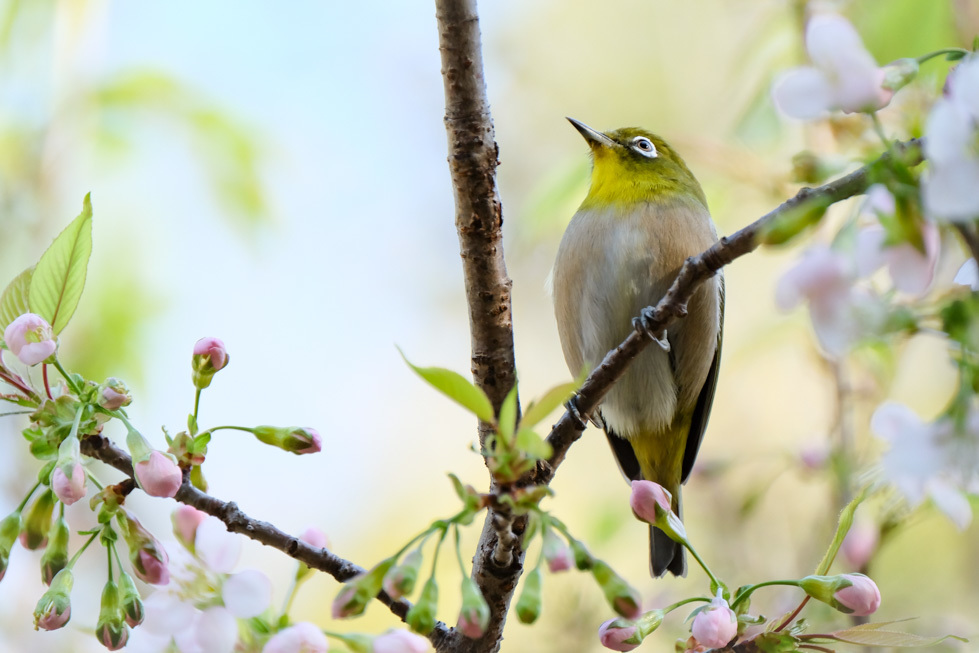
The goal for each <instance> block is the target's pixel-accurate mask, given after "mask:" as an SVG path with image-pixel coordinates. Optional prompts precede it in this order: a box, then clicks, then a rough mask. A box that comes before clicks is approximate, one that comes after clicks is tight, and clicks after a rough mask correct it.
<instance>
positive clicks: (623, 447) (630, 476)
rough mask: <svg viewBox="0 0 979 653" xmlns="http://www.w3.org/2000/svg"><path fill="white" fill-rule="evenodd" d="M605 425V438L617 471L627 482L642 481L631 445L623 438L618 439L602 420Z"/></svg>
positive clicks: (637, 460) (637, 461)
mask: <svg viewBox="0 0 979 653" xmlns="http://www.w3.org/2000/svg"><path fill="white" fill-rule="evenodd" d="M602 422H603V423H604V424H605V436H606V437H607V438H608V443H609V446H611V447H612V454H613V455H615V462H616V463H618V465H619V471H620V472H622V475H623V476H625V477H626V480H628V481H639V480H641V479H642V471H641V470H640V469H639V459H638V458H636V452H635V451H633V450H632V444H631V443H630V442H629V441H628V440H626V439H625V438H623V437H619V436H618V435H616V434H615V432H614V431H612V428H611V427H610V426H609V425H608V423H607V422H605V420H604V419H603V420H602Z"/></svg>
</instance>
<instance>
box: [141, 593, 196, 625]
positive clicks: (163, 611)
mask: <svg viewBox="0 0 979 653" xmlns="http://www.w3.org/2000/svg"><path fill="white" fill-rule="evenodd" d="M143 607H144V608H145V610H146V618H145V619H144V620H143V623H142V625H141V626H140V627H139V630H146V631H149V632H151V633H153V634H155V635H162V636H170V635H173V634H174V633H177V632H179V631H181V630H183V629H185V628H186V627H187V624H188V623H190V622H191V621H192V620H193V619H194V618H195V613H196V612H197V608H195V607H194V606H192V605H190V604H189V603H184V602H183V601H181V600H180V597H179V596H177V595H176V594H171V593H170V592H166V591H162V592H161V591H156V592H153V593H152V594H150V595H149V596H148V597H146V599H144V600H143Z"/></svg>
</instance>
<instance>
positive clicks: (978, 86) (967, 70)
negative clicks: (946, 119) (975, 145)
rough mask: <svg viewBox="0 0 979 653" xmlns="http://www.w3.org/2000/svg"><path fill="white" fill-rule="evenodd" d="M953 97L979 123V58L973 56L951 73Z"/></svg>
mask: <svg viewBox="0 0 979 653" xmlns="http://www.w3.org/2000/svg"><path fill="white" fill-rule="evenodd" d="M951 76H952V80H951V82H950V88H951V95H952V98H953V99H954V101H955V102H956V103H957V104H958V105H959V106H960V107H962V108H963V109H964V110H965V111H966V112H968V113H969V115H970V116H972V120H973V121H976V122H979V57H976V56H971V57H969V58H968V59H966V60H965V61H964V62H962V63H960V64H959V65H958V66H956V68H955V69H954V70H953V71H952V73H951Z"/></svg>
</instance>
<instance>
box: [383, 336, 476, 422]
mask: <svg viewBox="0 0 979 653" xmlns="http://www.w3.org/2000/svg"><path fill="white" fill-rule="evenodd" d="M398 352H399V353H400V354H401V357H402V358H404V361H405V363H407V364H408V367H410V368H411V369H413V370H415V373H416V374H418V376H420V377H422V378H423V379H424V380H425V381H427V382H428V384H429V385H431V386H432V387H433V388H435V389H436V390H438V391H439V392H441V393H442V394H444V395H445V396H446V397H448V398H449V399H451V400H453V401H455V402H456V403H458V404H459V405H460V406H462V407H463V408H465V409H466V410H468V411H469V412H471V413H473V414H474V415H475V416H476V417H478V418H479V419H481V420H482V421H484V422H486V423H487V424H492V423H493V421H494V420H493V404H492V403H490V400H489V397H487V396H486V393H485V392H483V391H482V390H481V389H480V388H477V387H476V386H474V385H473V384H472V383H471V382H470V381H469V380H467V379H466V378H465V377H463V376H462V375H461V374H458V373H457V372H453V371H452V370H447V369H445V368H442V367H418V366H416V365H413V364H412V362H411V361H410V360H408V359H407V358H406V357H405V355H404V352H402V351H401V349H400V348H399V349H398Z"/></svg>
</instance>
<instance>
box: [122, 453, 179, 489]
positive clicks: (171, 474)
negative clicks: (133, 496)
mask: <svg viewBox="0 0 979 653" xmlns="http://www.w3.org/2000/svg"><path fill="white" fill-rule="evenodd" d="M134 467H135V470H136V480H138V481H139V486H140V487H141V488H143V491H144V492H146V494H148V495H150V496H151V497H164V498H166V497H172V496H173V495H175V494H176V493H177V490H179V489H180V484H181V483H183V480H184V477H183V473H182V472H181V471H180V467H178V466H177V463H175V462H174V461H173V459H172V458H170V457H169V456H167V455H166V454H163V453H161V452H159V451H153V452H152V453H151V454H150V457H149V458H148V459H146V460H143V461H141V462H138V463H136V465H135V466H134Z"/></svg>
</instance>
